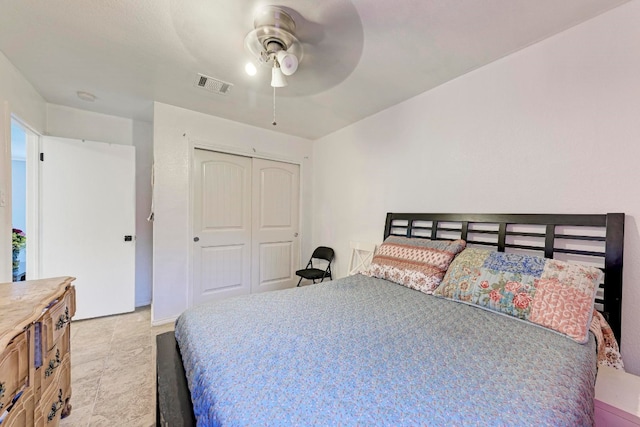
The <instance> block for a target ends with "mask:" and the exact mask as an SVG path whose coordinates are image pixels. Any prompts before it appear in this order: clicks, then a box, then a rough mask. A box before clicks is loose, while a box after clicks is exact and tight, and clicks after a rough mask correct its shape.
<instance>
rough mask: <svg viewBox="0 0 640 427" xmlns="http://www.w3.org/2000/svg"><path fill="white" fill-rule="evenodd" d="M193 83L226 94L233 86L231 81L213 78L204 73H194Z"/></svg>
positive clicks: (210, 90)
mask: <svg viewBox="0 0 640 427" xmlns="http://www.w3.org/2000/svg"><path fill="white" fill-rule="evenodd" d="M195 85H196V86H197V87H200V88H202V89H206V90H208V91H209V92H213V93H217V94H219V95H226V94H228V93H229V91H230V90H231V88H232V87H233V84H231V83H227V82H223V81H222V80H218V79H214V78H213V77H209V76H205V75H204V74H197V75H196V81H195Z"/></svg>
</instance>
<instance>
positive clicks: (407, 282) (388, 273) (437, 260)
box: [363, 236, 466, 294]
mask: <svg viewBox="0 0 640 427" xmlns="http://www.w3.org/2000/svg"><path fill="white" fill-rule="evenodd" d="M465 245H466V243H465V241H464V240H455V241H436V240H428V239H420V238H414V239H409V238H407V237H398V236H389V237H387V239H386V240H385V241H384V243H383V244H382V245H380V247H379V248H378V251H377V252H376V254H375V255H374V257H373V260H372V261H371V265H370V266H369V268H368V269H367V270H366V271H365V272H363V274H365V275H367V276H371V277H378V278H380V279H386V280H389V281H391V282H395V283H398V284H400V285H403V286H406V287H408V288H411V289H416V290H418V291H421V292H424V293H426V294H430V293H432V292H433V291H434V289H436V288H437V287H438V285H439V284H440V282H441V281H442V278H443V277H444V274H445V272H446V271H447V268H448V267H449V264H451V261H452V260H453V258H455V256H456V255H457V254H458V253H460V252H461V251H462V250H463V249H464V247H465Z"/></svg>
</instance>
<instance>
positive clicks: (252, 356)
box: [176, 275, 596, 426]
mask: <svg viewBox="0 0 640 427" xmlns="http://www.w3.org/2000/svg"><path fill="white" fill-rule="evenodd" d="M176 338H177V340H178V343H179V345H180V350H181V352H182V357H183V361H184V366H185V370H186V372H187V379H188V382H189V388H190V390H191V396H192V401H193V406H194V411H195V414H196V418H197V420H198V425H199V426H218V425H230V426H241V425H263V426H306V425H316V426H336V425H342V426H351V425H359V426H402V425H407V426H424V425H429V426H440V425H452V426H462V425H490V426H528V425H531V426H590V425H592V424H593V394H594V384H595V374H596V347H595V340H594V338H593V336H591V337H590V340H589V342H588V343H587V344H585V345H580V344H577V343H575V342H574V341H572V340H570V339H568V338H566V337H563V336H561V335H559V334H556V333H554V332H551V331H548V330H545V329H542V328H539V327H536V326H533V325H530V324H527V323H525V322H522V321H518V320H515V319H513V318H509V317H506V316H501V315H498V314H495V313H491V312H488V311H484V310H481V309H478V308H475V307H471V306H467V305H464V304H460V303H456V302H452V301H447V300H443V299H439V298H436V297H434V296H431V295H425V294H423V293H420V292H418V291H414V290H411V289H408V288H405V287H403V286H400V285H396V284H393V283H391V282H387V281H385V280H381V279H374V278H369V277H365V276H361V275H356V276H353V277H349V278H346V279H340V280H335V281H333V282H325V283H321V284H317V285H312V286H306V287H302V288H296V289H289V290H285V291H277V292H268V293H263V294H255V295H248V296H246V297H239V298H233V299H228V300H224V301H221V302H217V303H213V304H207V305H203V306H199V307H196V308H193V309H190V310H187V311H186V312H185V313H184V314H182V316H180V318H179V319H178V321H177V323H176Z"/></svg>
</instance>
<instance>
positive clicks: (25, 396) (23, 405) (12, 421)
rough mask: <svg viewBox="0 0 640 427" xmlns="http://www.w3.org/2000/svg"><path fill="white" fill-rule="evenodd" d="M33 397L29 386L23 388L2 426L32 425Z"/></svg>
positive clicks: (22, 426) (23, 426) (21, 426)
mask: <svg viewBox="0 0 640 427" xmlns="http://www.w3.org/2000/svg"><path fill="white" fill-rule="evenodd" d="M33 409H34V399H33V390H31V388H29V389H27V390H25V391H24V392H23V393H22V395H21V396H20V398H19V399H18V400H17V401H16V402H15V404H14V405H13V407H12V408H11V411H10V412H9V415H7V417H6V418H5V419H4V420H3V421H2V427H25V426H32V425H33Z"/></svg>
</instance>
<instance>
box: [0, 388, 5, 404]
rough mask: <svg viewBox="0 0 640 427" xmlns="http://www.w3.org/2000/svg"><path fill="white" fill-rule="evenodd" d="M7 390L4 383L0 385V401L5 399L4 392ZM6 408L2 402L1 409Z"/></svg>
mask: <svg viewBox="0 0 640 427" xmlns="http://www.w3.org/2000/svg"><path fill="white" fill-rule="evenodd" d="M5 390H6V388H5V386H4V383H0V399H2V398H3V397H4V392H5ZM2 408H4V403H2V402H0V409H2Z"/></svg>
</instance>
